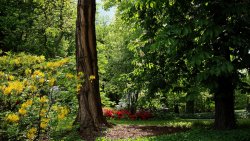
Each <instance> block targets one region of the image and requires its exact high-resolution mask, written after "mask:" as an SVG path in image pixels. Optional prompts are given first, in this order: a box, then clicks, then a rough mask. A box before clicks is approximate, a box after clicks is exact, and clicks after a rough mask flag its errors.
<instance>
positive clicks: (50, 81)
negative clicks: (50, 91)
mask: <svg viewBox="0 0 250 141" xmlns="http://www.w3.org/2000/svg"><path fill="white" fill-rule="evenodd" d="M55 81H56V79H55V78H51V79H50V80H49V86H54V84H55Z"/></svg>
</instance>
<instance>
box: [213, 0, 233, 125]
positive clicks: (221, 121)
mask: <svg viewBox="0 0 250 141" xmlns="http://www.w3.org/2000/svg"><path fill="white" fill-rule="evenodd" d="M233 3H234V1H233V0H223V1H221V3H220V2H218V3H214V5H213V9H212V10H211V11H212V13H213V20H214V23H215V24H216V25H218V26H220V27H223V26H225V25H226V24H227V20H226V19H227V16H228V15H226V13H225V12H224V11H225V7H223V5H226V4H227V5H231V4H233ZM226 32H228V31H227V30H225V33H226ZM225 33H222V34H221V35H220V38H221V39H220V40H219V41H216V42H214V44H213V47H214V51H215V55H216V56H219V57H223V58H224V59H225V60H227V61H228V62H231V59H230V49H229V46H228V45H227V44H226V43H227V42H228V40H229V38H228V36H227V35H226V34H225ZM234 71H236V70H233V71H232V72H228V73H226V72H224V73H223V74H220V76H219V77H218V79H217V84H218V86H217V88H216V89H215V96H214V98H215V124H214V126H215V129H233V128H235V127H236V119H235V115H234V90H235V85H234V84H233V75H234Z"/></svg>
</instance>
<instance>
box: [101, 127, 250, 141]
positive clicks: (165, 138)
mask: <svg viewBox="0 0 250 141" xmlns="http://www.w3.org/2000/svg"><path fill="white" fill-rule="evenodd" d="M249 133H250V129H236V130H228V131H215V130H206V129H192V130H190V131H187V132H182V133H175V134H169V135H161V136H154V137H143V138H137V139H124V140H117V141H250V134H249ZM102 141H108V140H107V139H102Z"/></svg>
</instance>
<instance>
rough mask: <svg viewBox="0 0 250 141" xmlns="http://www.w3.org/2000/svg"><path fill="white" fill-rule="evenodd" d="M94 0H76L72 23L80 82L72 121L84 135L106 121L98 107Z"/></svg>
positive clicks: (95, 129) (90, 132)
mask: <svg viewBox="0 0 250 141" xmlns="http://www.w3.org/2000/svg"><path fill="white" fill-rule="evenodd" d="M95 11H96V3H95V0H78V6H77V24H76V63H77V72H78V74H79V72H83V74H84V82H83V84H82V87H81V89H80V91H79V93H78V102H79V110H78V112H79V113H78V116H77V119H76V121H77V122H79V123H80V132H81V134H82V135H83V136H84V137H85V138H88V136H89V135H91V134H92V132H93V131H97V130H98V129H99V127H100V125H101V124H103V123H104V124H106V123H107V122H106V119H105V118H104V116H103V112H102V107H101V98H100V92H99V76H98V66H97V51H96V33H95Z"/></svg>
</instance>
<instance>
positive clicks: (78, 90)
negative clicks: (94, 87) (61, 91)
mask: <svg viewBox="0 0 250 141" xmlns="http://www.w3.org/2000/svg"><path fill="white" fill-rule="evenodd" d="M81 87H82V85H81V84H77V86H76V91H77V92H80V90H81Z"/></svg>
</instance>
